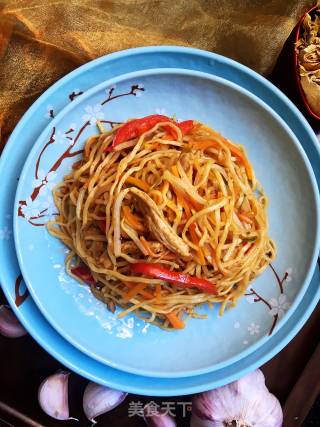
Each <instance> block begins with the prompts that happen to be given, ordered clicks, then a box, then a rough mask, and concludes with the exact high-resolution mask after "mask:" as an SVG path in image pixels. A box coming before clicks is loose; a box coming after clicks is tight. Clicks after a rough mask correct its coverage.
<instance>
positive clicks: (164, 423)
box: [143, 405, 177, 427]
mask: <svg viewBox="0 0 320 427" xmlns="http://www.w3.org/2000/svg"><path fill="white" fill-rule="evenodd" d="M143 412H144V420H145V422H146V424H147V426H148V427H177V424H176V422H175V420H174V419H173V418H172V417H171V416H170V415H168V414H166V413H164V412H161V411H160V410H159V409H158V408H155V407H154V406H150V407H149V405H146V406H145V407H144V408H143Z"/></svg>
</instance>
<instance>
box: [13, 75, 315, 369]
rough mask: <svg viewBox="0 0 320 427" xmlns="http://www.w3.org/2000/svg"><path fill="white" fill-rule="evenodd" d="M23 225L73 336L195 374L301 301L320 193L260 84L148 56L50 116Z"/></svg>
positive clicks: (42, 280) (48, 301)
mask: <svg viewBox="0 0 320 427" xmlns="http://www.w3.org/2000/svg"><path fill="white" fill-rule="evenodd" d="M14 234H15V243H16V249H17V255H18V260H19V264H20V267H21V271H22V274H23V276H24V279H25V281H26V284H27V286H28V289H29V291H30V293H31V295H32V297H33V299H34V301H35V303H36V304H37V305H38V307H39V309H40V310H41V312H42V313H43V314H44V316H45V317H46V318H47V320H48V321H49V323H50V324H51V325H52V326H53V327H54V328H55V329H56V330H57V331H58V332H59V333H60V334H61V335H62V336H63V337H64V338H66V339H67V340H68V341H69V342H70V343H71V344H73V345H74V346H75V347H76V348H78V349H80V350H81V351H82V352H84V353H86V354H88V355H89V356H90V357H92V358H95V359H97V360H99V361H100V362H102V363H105V364H107V365H110V366H112V367H115V368H118V369H121V370H124V371H127V372H131V373H136V374H141V375H146V376H153V377H186V376H191V375H197V374H200V373H204V372H209V371H213V370H215V369H218V368H221V367H223V366H227V365H228V364H230V363H233V362H235V361H237V360H240V359H241V358H242V357H244V356H245V355H248V354H250V353H251V352H253V351H254V350H256V349H257V348H259V347H260V346H261V345H262V344H263V343H265V342H266V341H267V340H268V339H269V337H270V336H271V335H272V333H273V332H274V331H276V330H278V329H279V328H280V327H281V325H282V324H283V322H285V320H286V319H287V318H288V317H289V316H290V314H291V313H292V312H293V310H294V309H295V307H296V306H297V304H298V303H299V301H300V300H301V298H302V297H303V295H304V293H305V291H306V289H307V286H308V284H309V281H310V279H311V276H312V273H313V271H314V267H315V263H316V256H317V253H318V247H319V195H318V189H317V185H316V182H315V178H314V175H313V171H312V167H311V166H310V164H309V161H308V158H307V156H306V155H305V153H304V151H303V149H302V148H301V146H300V144H299V142H298V141H297V139H296V137H295V136H294V134H293V133H292V131H291V130H290V129H289V128H288V126H287V125H286V124H285V123H284V122H283V121H282V120H281V119H280V117H278V116H277V115H276V113H274V112H273V110H271V108H269V107H268V106H267V105H266V104H264V103H263V102H262V101H261V100H259V99H258V98H257V97H255V96H254V95H252V94H250V93H249V92H247V91H246V90H244V89H242V88H240V87H238V86H237V85H235V84H233V83H230V82H229V81H226V80H224V79H222V78H219V77H215V76H212V75H209V74H206V73H202V72H197V71H188V70H179V69H154V70H146V71H141V72H136V73H131V74H126V75H123V76H121V77H118V78H115V79H113V80H110V81H107V82H104V83H102V84H100V85H98V86H96V87H94V88H93V89H90V90H89V91H87V92H86V93H85V94H83V95H81V96H79V97H78V98H77V99H75V100H74V102H72V103H71V104H69V105H68V106H67V107H66V108H64V109H63V110H62V111H61V112H60V113H59V114H58V115H57V116H56V117H55V118H54V119H53V120H52V121H51V123H50V125H49V126H47V128H46V129H45V130H44V131H43V133H42V134H41V135H40V137H39V138H38V140H37V141H35V144H34V147H33V149H32V151H31V152H30V154H29V156H28V158H27V161H26V163H25V166H24V168H23V171H22V174H21V176H20V179H19V184H18V188H17V194H16V202H15V210H14ZM31 244H32V246H33V248H35V249H33V250H29V248H30V245H31Z"/></svg>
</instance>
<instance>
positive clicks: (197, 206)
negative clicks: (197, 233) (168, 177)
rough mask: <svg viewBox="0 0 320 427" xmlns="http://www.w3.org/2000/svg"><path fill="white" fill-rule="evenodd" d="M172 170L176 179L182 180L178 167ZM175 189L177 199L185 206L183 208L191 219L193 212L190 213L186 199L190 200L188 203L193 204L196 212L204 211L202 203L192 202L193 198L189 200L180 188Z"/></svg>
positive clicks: (173, 167)
mask: <svg viewBox="0 0 320 427" xmlns="http://www.w3.org/2000/svg"><path fill="white" fill-rule="evenodd" d="M171 170H172V173H173V175H174V176H175V177H176V178H180V175H179V172H178V168H177V166H176V165H173V166H171ZM173 189H174V192H175V193H176V195H177V198H178V199H180V202H181V205H182V206H183V208H184V210H185V211H186V213H187V215H188V217H189V218H190V216H191V211H190V208H189V206H188V203H187V202H186V200H185V197H186V198H187V199H188V202H189V203H190V204H191V206H192V207H193V208H194V209H195V210H196V211H200V210H201V209H203V206H202V205H201V204H200V203H198V202H196V201H195V200H192V199H191V198H189V197H188V195H187V194H186V195H184V193H183V192H182V191H181V190H179V189H178V188H176V187H173Z"/></svg>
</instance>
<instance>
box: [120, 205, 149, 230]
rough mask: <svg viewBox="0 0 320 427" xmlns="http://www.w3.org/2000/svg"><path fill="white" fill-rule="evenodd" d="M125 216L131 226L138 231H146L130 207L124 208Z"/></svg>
mask: <svg viewBox="0 0 320 427" xmlns="http://www.w3.org/2000/svg"><path fill="white" fill-rule="evenodd" d="M123 214H124V217H125V219H126V221H127V223H128V224H129V225H131V227H132V228H134V229H135V230H137V231H144V226H143V224H141V222H140V220H139V218H138V217H137V216H136V215H135V214H133V213H132V212H131V209H130V208H129V206H123Z"/></svg>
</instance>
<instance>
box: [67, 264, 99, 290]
mask: <svg viewBox="0 0 320 427" xmlns="http://www.w3.org/2000/svg"><path fill="white" fill-rule="evenodd" d="M71 273H72V274H74V275H75V276H77V277H79V279H80V280H82V281H83V282H85V283H87V284H88V285H94V284H95V283H96V281H95V280H94V278H93V276H92V274H91V271H90V269H89V267H87V266H86V265H85V264H82V265H79V266H78V267H73V268H71Z"/></svg>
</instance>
